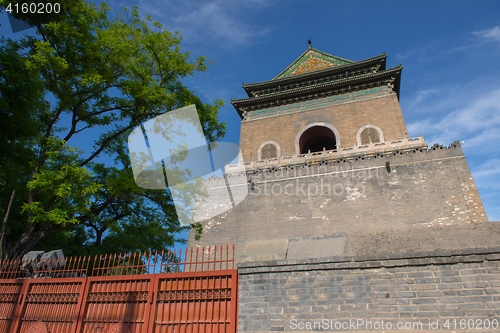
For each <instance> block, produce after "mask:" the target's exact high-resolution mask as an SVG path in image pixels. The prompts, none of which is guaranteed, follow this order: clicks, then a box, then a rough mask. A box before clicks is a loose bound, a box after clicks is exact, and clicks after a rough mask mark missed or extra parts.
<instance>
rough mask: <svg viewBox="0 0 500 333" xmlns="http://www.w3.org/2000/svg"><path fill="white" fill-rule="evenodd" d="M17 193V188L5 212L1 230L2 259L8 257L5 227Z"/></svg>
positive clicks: (0, 255) (0, 246)
mask: <svg viewBox="0 0 500 333" xmlns="http://www.w3.org/2000/svg"><path fill="white" fill-rule="evenodd" d="M15 194H16V190H12V194H11V195H10V200H9V205H8V206H7V211H6V212H5V216H4V218H3V223H2V231H0V259H6V257H7V253H6V252H5V242H4V238H5V229H6V228H7V220H8V219H9V213H10V207H12V202H13V201H14V195H15Z"/></svg>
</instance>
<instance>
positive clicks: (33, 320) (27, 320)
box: [0, 246, 238, 333]
mask: <svg viewBox="0 0 500 333" xmlns="http://www.w3.org/2000/svg"><path fill="white" fill-rule="evenodd" d="M237 279H238V275H237V271H236V270H235V269H234V246H233V247H232V248H229V247H228V246H226V247H219V248H214V247H207V248H196V249H193V250H190V251H186V252H185V253H182V252H181V253H175V252H163V253H141V254H121V255H108V256H95V257H92V258H90V257H79V258H66V259H65V260H64V261H63V260H61V261H59V262H56V263H54V262H52V263H47V262H42V263H40V262H38V263H33V262H23V261H22V260H13V261H3V262H1V266H0V332H2V333H3V332H5V333H35V332H36V333H38V332H40V333H41V332H43V333H45V332H50V333H59V332H61V333H76V332H78V333H83V332H88V333H90V332H92V333H94V332H102V333H105V332H127V333H128V332H130V333H132V332H133V333H138V332H144V333H146V332H147V333H150V332H158V333H159V332H161V333H167V332H168V333H174V332H175V333H198V332H200V333H202V332H208V333H211V332H236V327H237V325H236V324H237V323H236V318H237V317H236V311H237V309H236V305H237V300H236V297H237Z"/></svg>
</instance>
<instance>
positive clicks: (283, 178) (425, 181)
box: [189, 145, 493, 260]
mask: <svg viewBox="0 0 500 333" xmlns="http://www.w3.org/2000/svg"><path fill="white" fill-rule="evenodd" d="M248 178H249V180H251V181H252V182H253V188H254V189H253V190H249V195H248V196H247V197H246V198H245V200H244V201H243V202H242V203H240V204H239V205H237V206H236V207H234V208H233V209H232V210H229V211H228V212H226V213H223V214H221V215H219V216H217V217H215V218H213V219H210V220H207V221H205V222H203V225H204V231H203V235H202V238H201V240H200V241H195V240H194V239H193V237H192V236H193V235H191V236H190V239H189V246H194V245H196V244H200V245H217V244H226V243H235V244H236V249H237V252H236V255H237V260H238V256H240V255H242V254H243V251H244V249H245V246H246V245H247V243H248V242H252V241H257V240H266V239H289V240H290V239H292V238H294V237H295V238H296V237H324V236H325V235H340V236H339V237H341V238H343V239H344V241H343V242H344V243H342V244H343V245H342V244H340V245H339V246H340V249H338V250H337V252H336V254H337V255H353V256H354V255H358V254H360V253H362V252H363V253H364V252H367V253H380V254H387V253H400V252H401V251H403V250H404V251H407V250H418V249H420V250H432V249H434V248H436V247H439V248H446V247H447V246H448V245H449V246H450V247H451V248H453V246H463V244H462V243H460V244H453V242H449V241H447V242H446V244H448V245H446V244H444V245H443V244H434V243H433V239H432V238H429V237H428V235H427V236H426V234H429V232H430V231H431V230H435V231H437V230H439V229H442V228H444V229H450V230H459V229H460V228H472V227H473V226H474V225H476V224H478V223H479V224H482V223H480V222H487V221H488V219H487V216H486V213H485V211H484V208H483V206H482V203H481V200H480V197H479V194H478V191H477V189H476V186H475V184H474V180H473V178H472V175H471V173H470V170H469V168H468V166H467V162H466V160H465V157H464V155H463V151H462V148H461V147H460V146H459V145H452V146H450V147H448V148H446V147H442V146H434V147H433V148H431V149H430V150H428V151H427V150H419V149H414V150H413V151H407V152H397V151H396V152H393V153H392V154H390V155H385V156H381V155H372V156H368V155H365V156H363V157H361V156H360V157H358V158H357V159H352V160H330V161H327V163H326V164H323V163H319V164H313V165H310V164H305V165H301V166H295V167H294V168H293V169H292V168H290V167H284V168H274V169H268V170H256V171H254V172H250V173H248ZM471 226H472V227H471ZM481 232H482V233H481ZM481 232H480V234H477V235H476V236H477V237H478V238H477V239H474V237H472V236H471V235H469V236H470V237H468V238H469V239H470V241H471V242H475V241H477V240H478V239H479V241H482V242H483V243H484V242H487V239H488V237H487V236H488V232H487V231H484V230H483V231H481ZM412 233H415V234H418V237H417V236H415V237H416V238H415V237H413V238H412V237H410V236H408V235H411V234H412ZM444 233H447V232H444ZM398 235H399V236H398ZM332 237H333V236H332ZM335 237H336V236H335ZM445 237H446V236H445ZM460 238H463V237H460ZM384 239H386V240H387V239H389V240H391V239H392V242H388V243H387V242H384V241H383V240H384ZM379 240H380V242H379ZM466 240H467V239H466ZM492 242H493V241H492ZM484 244H486V243H484ZM450 247H448V248H450Z"/></svg>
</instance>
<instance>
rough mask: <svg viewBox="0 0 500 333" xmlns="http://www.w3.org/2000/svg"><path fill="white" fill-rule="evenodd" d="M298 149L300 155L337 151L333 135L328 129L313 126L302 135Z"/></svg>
mask: <svg viewBox="0 0 500 333" xmlns="http://www.w3.org/2000/svg"><path fill="white" fill-rule="evenodd" d="M299 149H300V153H301V154H307V153H308V152H309V151H310V152H311V153H315V152H320V151H323V150H333V149H337V139H336V137H335V133H333V131H332V130H331V129H329V128H328V127H324V126H313V127H311V128H309V129H307V130H306V131H305V132H304V133H302V135H301V137H300V139H299Z"/></svg>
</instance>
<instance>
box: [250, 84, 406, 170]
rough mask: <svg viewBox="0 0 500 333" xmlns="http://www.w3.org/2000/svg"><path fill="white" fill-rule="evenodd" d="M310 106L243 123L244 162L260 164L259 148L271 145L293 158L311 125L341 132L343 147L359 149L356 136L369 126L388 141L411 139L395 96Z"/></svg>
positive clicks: (271, 114)
mask: <svg viewBox="0 0 500 333" xmlns="http://www.w3.org/2000/svg"><path fill="white" fill-rule="evenodd" d="M308 103H309V104H312V105H309V104H308ZM308 103H303V104H304V105H301V104H300V105H292V106H288V108H287V109H286V110H280V111H279V112H278V111H276V110H273V109H271V110H269V112H268V113H264V114H262V115H260V116H259V117H256V118H255V119H252V118H250V119H249V120H244V121H242V123H241V135H240V148H241V151H242V153H243V159H244V160H245V162H250V161H251V160H254V161H257V160H258V150H259V147H260V146H261V145H262V144H263V143H265V142H268V141H273V142H275V143H277V144H278V145H279V147H280V150H281V155H283V156H291V155H293V154H294V153H295V141H296V138H297V135H298V133H299V132H300V131H301V130H302V129H303V128H304V127H305V126H307V125H309V124H312V123H325V124H329V125H331V126H333V127H334V128H335V129H336V130H337V131H338V134H339V138H337V142H339V140H340V146H341V147H353V146H356V145H357V142H356V134H357V132H358V130H359V129H360V128H361V127H363V126H366V125H375V126H378V127H379V128H380V129H381V130H382V133H383V135H384V139H385V141H390V140H400V139H403V138H408V134H407V131H406V126H405V123H404V120H403V116H402V112H401V107H400V106H399V101H398V98H397V96H396V94H395V93H392V94H389V95H387V94H385V95H382V96H378V97H371V98H369V99H364V100H351V101H350V102H343V103H342V104H338V105H335V104H332V103H331V102H329V103H326V102H323V103H321V99H320V100H314V101H310V102H308ZM276 109H278V108H276ZM274 111H276V112H274Z"/></svg>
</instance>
